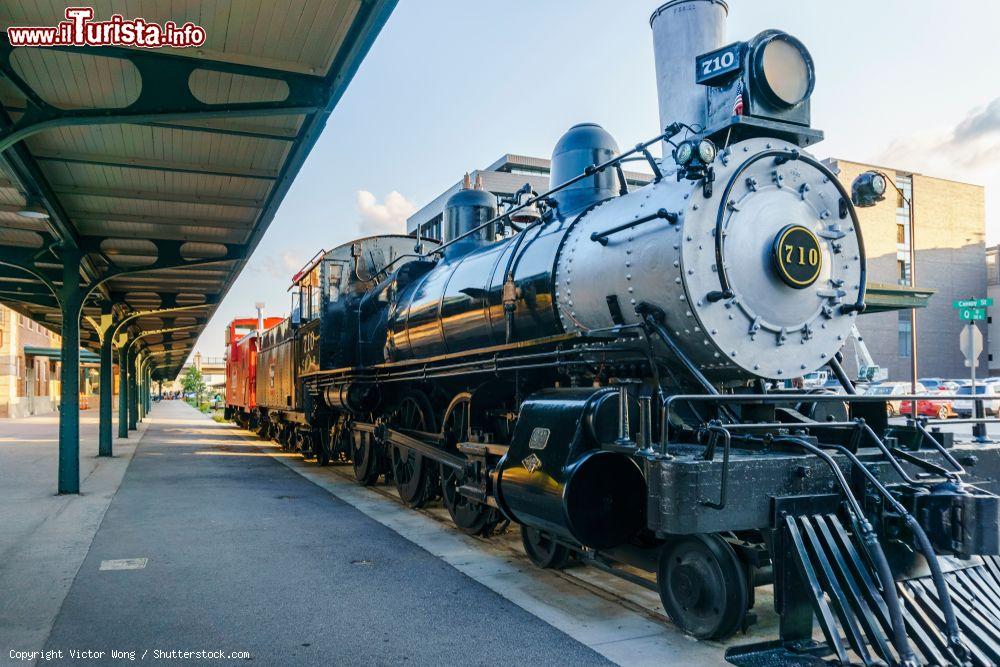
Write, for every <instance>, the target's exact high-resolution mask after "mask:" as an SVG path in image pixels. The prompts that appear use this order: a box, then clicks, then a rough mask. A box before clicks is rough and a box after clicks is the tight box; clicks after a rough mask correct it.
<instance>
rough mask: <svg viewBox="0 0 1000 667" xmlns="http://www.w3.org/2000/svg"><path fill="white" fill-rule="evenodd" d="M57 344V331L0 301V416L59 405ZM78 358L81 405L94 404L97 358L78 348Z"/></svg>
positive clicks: (41, 411)
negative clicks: (50, 329) (54, 331)
mask: <svg viewBox="0 0 1000 667" xmlns="http://www.w3.org/2000/svg"><path fill="white" fill-rule="evenodd" d="M60 344H61V339H60V337H59V335H58V334H56V333H53V332H52V331H49V330H48V329H46V328H45V327H43V326H42V325H41V324H38V323H37V322H35V321H33V320H31V319H29V318H27V317H25V316H24V315H21V314H20V313H18V312H16V311H14V310H11V309H10V308H8V307H7V306H4V305H2V304H0V419H2V418H5V417H26V416H29V415H42V414H46V413H50V412H55V411H56V410H58V409H59V377H60V376H59V373H60V363H59V351H60ZM80 361H81V364H80V394H81V397H80V398H81V407H85V408H86V407H90V406H91V404H93V405H95V406H96V401H95V400H94V399H95V398H96V396H97V391H98V379H99V377H98V376H99V373H98V370H97V369H98V366H99V364H98V362H99V359H98V357H97V355H96V354H94V353H93V352H90V351H87V350H81V352H80ZM114 377H115V379H116V380H117V377H118V374H117V372H116V373H115V374H114ZM114 390H115V391H117V387H115V388H114Z"/></svg>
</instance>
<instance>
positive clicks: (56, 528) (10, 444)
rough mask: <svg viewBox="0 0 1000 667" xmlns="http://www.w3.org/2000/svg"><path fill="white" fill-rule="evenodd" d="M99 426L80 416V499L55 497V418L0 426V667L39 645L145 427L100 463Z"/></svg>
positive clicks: (93, 414)
mask: <svg viewBox="0 0 1000 667" xmlns="http://www.w3.org/2000/svg"><path fill="white" fill-rule="evenodd" d="M97 421H98V419H97V411H96V410H89V411H86V412H82V413H81V414H80V488H81V494H80V495H78V496H73V495H67V496H59V495H56V493H55V491H56V473H57V467H58V458H59V457H58V450H59V441H58V429H59V418H58V415H57V414H49V415H44V416H39V417H26V418H22V419H4V420H0V649H2V654H0V664H7V662H8V661H9V660H10V655H9V651H10V650H11V649H16V650H38V649H41V648H42V646H43V645H44V643H45V639H46V637H47V636H48V634H49V631H50V629H51V627H52V624H53V622H54V621H55V618H56V615H57V613H58V612H59V608H60V606H61V605H62V603H63V600H64V599H65V597H66V593H67V592H68V591H69V588H70V586H71V584H72V583H73V578H74V577H75V576H76V573H77V571H78V570H79V568H80V564H81V563H82V562H83V560H84V558H85V557H86V555H87V551H88V549H89V548H90V544H91V542H92V540H93V538H94V535H95V534H96V532H97V529H98V526H99V525H100V523H101V520H102V518H103V517H104V514H105V511H106V510H107V508H108V505H109V504H110V502H111V499H112V497H113V496H114V494H115V492H116V491H117V490H118V487H119V485H120V484H121V480H122V478H123V476H124V474H125V470H126V468H127V467H128V464H129V461H130V460H131V458H132V454H133V452H134V450H135V446H136V443H137V442H138V440H139V438H140V437H141V435H142V433H143V432H144V431H145V428H146V425H145V424H140V425H139V429H140V430H139V433H136V432H132V433H131V437H130V438H129V439H127V440H119V439H117V438H116V439H115V441H114V445H113V446H114V453H115V456H114V458H98V457H97ZM112 432H117V431H116V430H114V431H112ZM21 664H23V663H21Z"/></svg>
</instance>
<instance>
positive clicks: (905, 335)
mask: <svg viewBox="0 0 1000 667" xmlns="http://www.w3.org/2000/svg"><path fill="white" fill-rule="evenodd" d="M912 330H913V323H912V322H911V321H910V311H908V310H901V311H899V356H901V357H907V358H909V357H910V356H911V355H912V354H913V347H912V346H911V343H912V342H913V341H912V340H911V338H910V333H911V332H912Z"/></svg>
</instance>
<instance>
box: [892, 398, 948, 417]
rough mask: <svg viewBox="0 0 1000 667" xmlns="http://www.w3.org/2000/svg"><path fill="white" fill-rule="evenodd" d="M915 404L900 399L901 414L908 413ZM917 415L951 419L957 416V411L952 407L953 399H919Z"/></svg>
mask: <svg viewBox="0 0 1000 667" xmlns="http://www.w3.org/2000/svg"><path fill="white" fill-rule="evenodd" d="M912 406H913V402H912V401H900V406H899V414H901V415H908V414H910V412H911V409H912ZM917 416H919V417H934V418H936V419H949V418H951V417H954V416H955V411H954V410H953V409H952V407H951V401H934V400H930V399H921V400H919V401H917Z"/></svg>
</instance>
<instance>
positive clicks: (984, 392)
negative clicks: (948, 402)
mask: <svg viewBox="0 0 1000 667" xmlns="http://www.w3.org/2000/svg"><path fill="white" fill-rule="evenodd" d="M955 393H957V394H958V395H959V396H969V397H971V396H972V385H971V383H970V384H969V385H966V386H964V387H959V388H958V391H957V392H955ZM976 397H977V398H982V399H983V412H984V413H985V414H987V415H1000V385H998V384H997V383H995V382H991V383H989V384H979V383H976ZM952 407H953V408H954V410H955V412H956V413H957V414H958V416H959V417H971V416H972V413H973V410H974V402H973V401H972V399H971V398H966V399H959V400H957V401H955V403H954V405H953V406H952Z"/></svg>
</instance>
